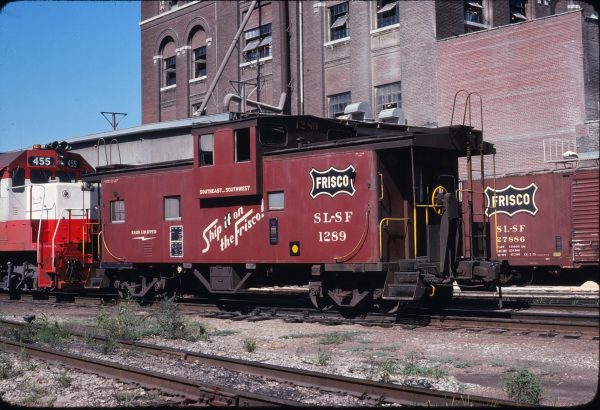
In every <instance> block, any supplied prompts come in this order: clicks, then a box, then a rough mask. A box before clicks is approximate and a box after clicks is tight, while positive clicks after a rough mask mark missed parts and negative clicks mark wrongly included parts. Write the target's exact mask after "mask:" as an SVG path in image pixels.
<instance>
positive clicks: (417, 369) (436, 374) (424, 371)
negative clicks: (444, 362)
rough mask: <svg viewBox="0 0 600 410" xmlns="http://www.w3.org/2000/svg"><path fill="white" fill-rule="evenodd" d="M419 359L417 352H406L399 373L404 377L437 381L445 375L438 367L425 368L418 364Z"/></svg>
mask: <svg viewBox="0 0 600 410" xmlns="http://www.w3.org/2000/svg"><path fill="white" fill-rule="evenodd" d="M420 359H421V357H420V354H419V353H417V352H408V353H407V355H406V360H405V362H404V365H403V367H402V370H401V371H400V373H401V374H402V375H404V376H421V377H432V378H434V379H439V378H441V377H444V376H446V375H447V373H446V372H445V371H444V370H442V369H440V368H439V367H437V366H436V367H427V366H422V365H420V364H419V361H420Z"/></svg>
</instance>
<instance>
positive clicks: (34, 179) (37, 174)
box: [30, 169, 52, 184]
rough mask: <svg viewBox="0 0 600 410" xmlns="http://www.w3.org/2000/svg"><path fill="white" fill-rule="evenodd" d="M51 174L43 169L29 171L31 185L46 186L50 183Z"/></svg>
mask: <svg viewBox="0 0 600 410" xmlns="http://www.w3.org/2000/svg"><path fill="white" fill-rule="evenodd" d="M51 177H52V172H51V171H48V170H43V169H32V170H31V176H30V179H31V183H32V184H47V183H48V182H50V178H51Z"/></svg>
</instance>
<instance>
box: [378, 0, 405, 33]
mask: <svg viewBox="0 0 600 410" xmlns="http://www.w3.org/2000/svg"><path fill="white" fill-rule="evenodd" d="M398 22H400V16H399V15H398V0H396V1H394V0H377V28H382V27H386V26H391V25H392V24H396V23H398Z"/></svg>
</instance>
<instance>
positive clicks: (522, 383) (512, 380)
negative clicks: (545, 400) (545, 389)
mask: <svg viewBox="0 0 600 410" xmlns="http://www.w3.org/2000/svg"><path fill="white" fill-rule="evenodd" d="M504 390H505V391H506V394H507V396H508V398H509V399H511V400H514V401H516V402H518V403H523V404H539V403H540V402H541V401H542V383H541V381H540V378H539V377H538V376H537V375H535V374H534V373H532V372H531V371H529V370H528V369H524V368H518V369H511V370H509V373H508V374H507V375H506V376H504Z"/></svg>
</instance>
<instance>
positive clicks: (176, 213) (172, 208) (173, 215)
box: [163, 196, 181, 221]
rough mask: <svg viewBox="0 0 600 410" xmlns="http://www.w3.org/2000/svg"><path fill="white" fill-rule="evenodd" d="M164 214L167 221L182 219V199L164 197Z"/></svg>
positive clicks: (178, 197)
mask: <svg viewBox="0 0 600 410" xmlns="http://www.w3.org/2000/svg"><path fill="white" fill-rule="evenodd" d="M163 206H164V213H165V220H166V221H169V220H177V219H181V197H180V196H166V197H164V204H163Z"/></svg>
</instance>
